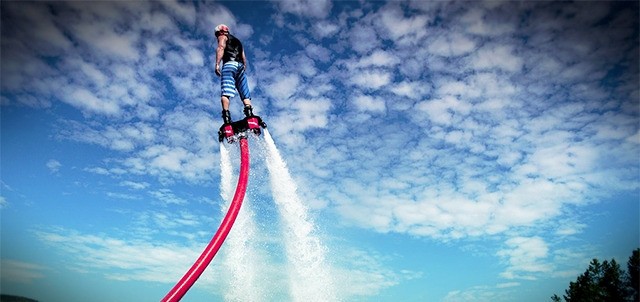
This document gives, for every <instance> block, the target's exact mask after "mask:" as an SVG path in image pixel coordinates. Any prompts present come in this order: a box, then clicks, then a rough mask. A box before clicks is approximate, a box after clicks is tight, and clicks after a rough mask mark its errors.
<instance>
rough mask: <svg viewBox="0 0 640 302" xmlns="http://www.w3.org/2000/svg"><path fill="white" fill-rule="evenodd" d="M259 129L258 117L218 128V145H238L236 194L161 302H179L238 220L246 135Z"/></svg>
mask: <svg viewBox="0 0 640 302" xmlns="http://www.w3.org/2000/svg"><path fill="white" fill-rule="evenodd" d="M260 127H262V128H266V127H267V124H265V123H264V122H263V121H262V119H261V118H260V117H259V116H250V117H247V118H245V119H243V120H239V121H236V122H233V123H229V124H223V125H222V126H221V127H220V130H219V131H218V140H219V141H220V143H222V141H223V140H224V139H227V142H228V143H230V144H231V143H235V142H238V143H239V145H240V175H239V176H238V184H237V186H236V191H235V194H234V195H233V200H232V201H231V205H230V206H229V210H228V211H227V214H226V215H225V217H224V219H223V220H222V223H221V224H220V227H219V228H218V230H217V231H216V233H215V235H214V236H213V238H211V241H210V242H209V244H208V245H207V247H206V248H205V249H204V251H203V252H202V254H201V255H200V257H199V258H198V259H197V260H196V262H195V263H194V264H193V265H192V266H191V268H190V269H189V270H188V271H187V272H186V273H185V274H184V276H183V277H182V279H180V281H178V283H176V285H175V286H174V287H173V288H172V289H171V290H170V291H169V293H167V295H166V296H165V297H164V298H162V302H175V301H180V299H182V297H183V296H184V295H185V294H186V293H187V291H188V290H189V289H190V288H191V286H193V284H194V283H195V282H196V280H198V278H199V277H200V275H202V273H203V272H204V270H205V269H206V268H207V266H208V265H209V263H211V260H213V257H215V255H216V253H217V252H218V250H219V249H220V247H221V246H222V243H223V242H224V240H225V239H226V238H227V235H228V234H229V231H231V227H232V226H233V223H234V222H235V221H236V217H238V213H239V212H240V207H241V206H242V201H243V200H244V195H245V193H246V191H247V180H248V178H249V144H248V143H247V133H248V132H252V133H254V134H256V135H260V134H261V133H262V131H261V129H260Z"/></svg>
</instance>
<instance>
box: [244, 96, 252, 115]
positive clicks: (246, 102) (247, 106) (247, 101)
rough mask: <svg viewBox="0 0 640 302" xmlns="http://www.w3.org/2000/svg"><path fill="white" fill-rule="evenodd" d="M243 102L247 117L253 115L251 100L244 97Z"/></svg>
mask: <svg viewBox="0 0 640 302" xmlns="http://www.w3.org/2000/svg"><path fill="white" fill-rule="evenodd" d="M242 103H244V115H245V116H246V117H250V116H253V107H251V100H250V99H244V100H242Z"/></svg>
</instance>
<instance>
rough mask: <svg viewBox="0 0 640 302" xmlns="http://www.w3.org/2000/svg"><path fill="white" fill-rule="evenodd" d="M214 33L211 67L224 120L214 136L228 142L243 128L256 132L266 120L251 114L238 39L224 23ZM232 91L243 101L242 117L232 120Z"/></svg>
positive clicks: (243, 63) (244, 56)
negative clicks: (213, 52)
mask: <svg viewBox="0 0 640 302" xmlns="http://www.w3.org/2000/svg"><path fill="white" fill-rule="evenodd" d="M215 35H216V38H217V39H218V48H217V49H216V67H215V70H216V75H217V76H219V77H220V87H221V90H222V91H221V93H220V103H221V104H222V120H223V121H224V123H223V124H222V127H220V131H218V139H219V140H220V142H222V140H223V139H224V138H226V139H227V141H228V142H230V143H232V142H234V141H235V140H236V136H237V135H244V134H243V133H244V132H246V131H247V130H250V131H251V132H253V133H255V134H257V135H260V132H261V131H260V127H262V128H266V127H267V124H265V123H264V122H263V121H262V119H261V118H260V117H259V116H256V115H254V114H253V107H252V106H251V91H250V90H249V83H248V81H247V76H246V74H245V71H246V69H247V56H246V55H245V54H244V48H243V47H242V42H240V40H239V39H238V38H236V37H235V36H233V35H232V34H230V33H229V27H228V26H226V25H224V24H220V25H218V26H216V28H215ZM220 63H222V66H220ZM236 93H237V94H238V95H239V97H240V100H242V103H243V104H244V115H245V118H244V119H243V120H239V121H236V122H233V121H232V120H231V112H229V103H230V99H231V98H233V97H234V96H235V95H236Z"/></svg>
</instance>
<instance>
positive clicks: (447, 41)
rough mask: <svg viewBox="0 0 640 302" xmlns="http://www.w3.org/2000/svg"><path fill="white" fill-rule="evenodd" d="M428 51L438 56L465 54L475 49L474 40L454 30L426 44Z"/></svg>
mask: <svg viewBox="0 0 640 302" xmlns="http://www.w3.org/2000/svg"><path fill="white" fill-rule="evenodd" d="M428 48H429V52H431V53H433V54H435V55H439V56H446V57H450V56H465V55H467V54H469V53H470V52H471V51H473V50H474V49H476V42H475V41H474V40H473V39H471V38H469V37H467V36H465V35H463V34H461V33H456V32H451V33H445V34H444V35H442V36H438V37H436V38H435V39H434V40H433V41H430V42H429V44H428Z"/></svg>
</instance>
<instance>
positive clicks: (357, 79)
mask: <svg viewBox="0 0 640 302" xmlns="http://www.w3.org/2000/svg"><path fill="white" fill-rule="evenodd" d="M350 81H351V83H353V84H355V85H357V86H360V87H362V88H365V89H380V88H382V87H383V86H385V85H387V84H389V83H390V82H391V74H389V73H388V72H385V71H380V70H370V69H367V70H362V71H361V72H358V73H356V74H354V75H352V76H351V78H350Z"/></svg>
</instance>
